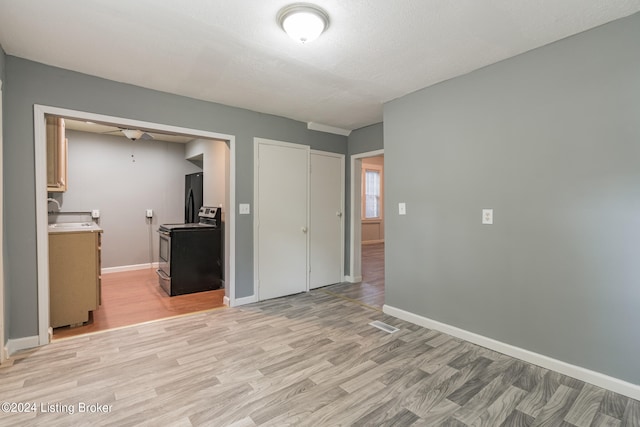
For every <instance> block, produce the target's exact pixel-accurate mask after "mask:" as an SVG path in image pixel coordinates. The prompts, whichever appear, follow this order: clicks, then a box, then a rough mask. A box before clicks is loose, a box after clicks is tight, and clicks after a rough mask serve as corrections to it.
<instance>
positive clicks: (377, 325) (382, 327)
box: [369, 320, 400, 334]
mask: <svg viewBox="0 0 640 427" xmlns="http://www.w3.org/2000/svg"><path fill="white" fill-rule="evenodd" d="M369 324H370V325H371V326H373V327H374V328H378V329H380V330H382V331H385V332H387V333H390V334H392V333H394V332H397V331H399V330H400V329H398V328H395V327H393V326H391V325H387V324H386V323H384V322H381V321H379V320H374V321H373V322H371V323H369Z"/></svg>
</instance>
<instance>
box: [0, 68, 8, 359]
mask: <svg viewBox="0 0 640 427" xmlns="http://www.w3.org/2000/svg"><path fill="white" fill-rule="evenodd" d="M2 143H3V142H2V80H0V364H1V363H2V362H4V361H5V359H6V358H7V357H8V356H9V355H8V351H5V343H4V337H5V333H4V328H6V324H5V322H4V250H3V247H4V244H3V242H4V234H3V228H4V227H3V222H4V218H3V214H2V213H3V212H4V205H3V202H2V201H3V200H4V184H3V175H4V170H3V168H2V153H3V149H4V148H3V145H2Z"/></svg>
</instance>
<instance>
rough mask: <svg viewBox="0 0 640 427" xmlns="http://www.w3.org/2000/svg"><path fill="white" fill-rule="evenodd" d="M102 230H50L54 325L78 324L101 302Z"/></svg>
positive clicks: (52, 323)
mask: <svg viewBox="0 0 640 427" xmlns="http://www.w3.org/2000/svg"><path fill="white" fill-rule="evenodd" d="M100 240H101V235H100V232H95V231H78V232H71V231H67V232H62V233H49V310H50V322H51V327H53V328H57V327H60V326H67V325H71V326H77V325H81V324H82V323H84V322H87V321H88V320H89V312H90V311H93V310H96V309H97V308H98V306H99V305H100V279H101V277H100Z"/></svg>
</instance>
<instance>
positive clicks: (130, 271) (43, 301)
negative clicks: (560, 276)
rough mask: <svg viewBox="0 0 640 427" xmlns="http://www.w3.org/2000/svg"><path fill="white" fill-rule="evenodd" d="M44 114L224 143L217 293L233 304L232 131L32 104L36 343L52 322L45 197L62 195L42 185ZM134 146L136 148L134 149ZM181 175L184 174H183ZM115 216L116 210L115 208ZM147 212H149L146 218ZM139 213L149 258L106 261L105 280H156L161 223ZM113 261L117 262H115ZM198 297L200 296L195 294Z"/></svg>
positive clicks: (134, 156) (158, 176) (197, 307)
mask: <svg viewBox="0 0 640 427" xmlns="http://www.w3.org/2000/svg"><path fill="white" fill-rule="evenodd" d="M45 115H52V116H57V117H62V118H65V119H67V120H70V121H78V122H83V123H85V122H93V123H99V124H101V125H104V126H107V127H109V126H110V127H112V128H113V129H115V132H114V133H116V134H120V133H124V132H120V131H121V130H122V129H136V130H137V129H141V130H143V132H142V133H144V134H151V135H156V136H157V135H161V136H160V137H159V138H158V139H159V140H162V139H163V138H165V136H166V137H167V138H169V137H175V138H187V139H188V140H198V141H201V142H202V141H216V142H218V143H219V145H220V147H222V150H223V151H224V154H223V158H222V159H219V161H218V164H219V165H221V168H223V172H222V175H223V176H224V177H225V179H224V183H223V186H222V190H221V192H220V193H219V194H218V198H217V199H216V207H217V206H224V208H223V212H224V218H223V224H224V235H225V239H224V248H223V253H224V260H223V261H222V262H223V263H224V267H225V268H224V271H225V274H224V276H225V277H224V279H225V280H224V288H223V289H222V290H221V291H220V292H219V294H220V295H219V297H221V298H222V299H224V302H225V303H226V304H227V305H234V302H235V289H234V281H235V263H234V261H233V258H234V252H235V249H234V248H235V233H234V228H235V227H234V217H235V212H234V199H235V197H234V193H235V179H234V177H235V138H234V136H232V135H225V134H218V133H213V132H208V131H201V130H196V129H189V128H179V127H175V126H169V125H163V124H158V123H151V122H141V121H137V120H130V119H125V118H119V117H113V116H103V115H98V114H93V113H86V112H80V111H73V110H67V109H60V108H55V107H47V106H39V105H36V106H35V108H34V123H35V127H34V131H35V132H34V133H35V152H36V189H37V199H36V218H37V250H38V317H39V321H38V331H39V334H38V341H39V342H38V345H43V344H46V343H48V342H49V341H50V339H51V338H52V336H53V330H52V328H51V327H50V326H51V325H50V320H49V319H50V305H49V303H50V292H49V277H50V276H49V262H48V261H49V239H48V222H49V218H48V217H49V215H48V211H49V209H48V208H49V206H48V205H49V203H48V198H54V197H55V198H56V199H60V198H61V197H62V196H60V195H56V194H55V193H48V192H47V185H46V184H47V150H46V129H45ZM105 132H111V131H110V130H108V131H105ZM102 136H103V135H101V137H102ZM129 139H132V138H129ZM136 139H137V138H136ZM128 142H133V143H135V142H136V141H128ZM140 142H143V141H142V140H140V141H138V145H130V148H128V150H130V152H127V153H126V154H127V156H126V157H127V159H126V160H127V162H130V163H131V164H130V165H129V166H128V167H136V166H142V165H140V164H138V165H136V162H139V163H143V158H142V156H141V154H142V150H143V147H142V144H140ZM183 143H184V141H183ZM168 144H173V145H172V146H171V147H173V148H171V147H170V146H169V145H168ZM162 145H163V148H162V150H159V151H158V150H157V147H156V152H161V151H166V150H169V151H171V150H172V149H173V150H175V143H170V142H167V143H163V144H162ZM147 148H149V147H147ZM136 150H138V151H137V152H136ZM184 151H185V153H183V160H185V162H186V161H187V160H190V161H191V162H193V160H192V158H193V157H197V155H195V154H194V151H193V150H191V151H190V153H189V154H190V157H191V159H187V156H186V154H187V150H184ZM120 154H122V153H120ZM147 154H148V153H147ZM174 154H175V153H174ZM94 155H102V156H104V155H108V154H107V153H104V152H102V153H100V154H97V153H94ZM149 156H151V155H148V156H145V160H148V159H149V158H150V157H149ZM203 159H204V162H205V163H206V162H207V158H206V153H205V154H204V156H203ZM196 163H197V162H196ZM85 166H86V165H85ZM162 166H164V167H166V166H167V165H162ZM158 169H159V170H157V171H156V172H157V173H143V174H142V175H141V177H145V176H146V178H140V179H141V180H147V182H153V180H162V179H163V178H162V176H163V175H165V174H166V172H167V170H166V169H163V167H159V168H158ZM178 172H180V173H181V172H182V171H181V170H180V171H178ZM216 172H217V173H218V174H219V173H220V171H219V170H218V171H216ZM117 173H118V171H117V170H116V171H114V174H117ZM147 175H148V176H147ZM179 175H180V174H178V176H179ZM182 178H183V179H184V177H182ZM103 179H104V178H103ZM70 181H71V180H70ZM80 181H82V180H80ZM165 184H166V183H165ZM71 185H74V184H73V183H71ZM75 185H76V186H80V185H81V184H80V183H79V182H77V181H76V183H75ZM170 185H175V186H177V187H181V186H184V181H182V182H176V183H173V184H170ZM121 188H122V186H121V185H120V186H119V185H113V192H117V191H118V190H119V189H121ZM182 188H183V187H182ZM104 191H107V190H104ZM86 194H88V193H86ZM76 196H77V195H76ZM138 197H140V195H138ZM142 197H144V196H142ZM76 201H77V200H76ZM204 201H205V203H207V202H211V199H209V200H207V199H205V200H204ZM58 202H59V200H58ZM89 203H91V202H89ZM89 203H87V204H89ZM87 204H85V205H83V210H87V209H89V210H93V209H94V207H95V206H91V205H89V206H86V205H87ZM125 204H126V203H125ZM90 206H91V207H90ZM147 208H148V209H153V206H147ZM183 208H184V206H182V204H181V205H180V206H178V207H177V210H178V211H180V212H182V209H183ZM99 216H100V219H97V220H98V221H101V220H102V218H104V219H105V220H106V217H103V215H102V212H100V215H99ZM113 216H115V214H114V215H113ZM145 216H147V217H146V218H145ZM140 217H141V220H143V221H146V223H147V228H148V230H143V232H144V231H147V232H148V235H147V234H145V236H138V238H137V240H138V241H142V240H144V243H146V242H148V246H146V245H145V244H143V245H141V247H142V246H144V250H140V248H139V252H140V251H141V252H144V255H148V258H146V260H145V261H143V262H142V263H140V262H138V263H137V264H135V265H129V266H124V268H117V267H118V266H109V267H111V270H110V271H109V267H107V270H108V273H109V274H108V276H111V277H109V279H107V280H105V283H106V282H108V281H109V280H111V279H118V276H121V277H119V279H118V280H116V281H117V282H120V285H121V286H122V289H125V288H128V287H127V286H126V282H127V280H132V277H133V278H134V279H133V280H138V281H139V282H149V283H150V284H151V286H154V285H155V284H157V278H156V277H155V269H154V268H153V267H154V266H157V260H156V259H154V256H155V255H156V254H157V249H158V248H157V245H156V244H155V243H157V242H154V241H155V239H153V237H154V234H155V233H153V230H152V227H153V225H155V226H156V228H157V226H158V225H159V223H157V222H154V212H152V213H147V212H146V209H145V210H142V211H141V212H140ZM174 217H175V213H174ZM157 219H158V220H159V221H162V219H161V218H157ZM180 219H182V218H180ZM173 221H175V219H173ZM147 237H148V240H147ZM103 244H104V243H103ZM147 261H148V262H147ZM116 264H118V263H117V262H116ZM141 265H142V266H143V267H145V268H142V269H140V268H136V267H140V266H141ZM120 267H122V266H120ZM127 267H130V268H127ZM131 267H132V268H131ZM136 275H137V277H138V278H137V279H135V277H136ZM103 277H104V276H103ZM105 278H106V277H105ZM160 291H161V290H160ZM212 292H216V291H212ZM193 295H195V294H193ZM162 296H163V295H162V294H159V293H158V294H157V295H155V299H156V300H157V299H158V297H162ZM188 297H190V298H193V297H192V296H191V295H189V296H188ZM167 298H170V297H168V296H167ZM171 298H173V299H171V300H170V301H171V304H172V305H174V306H179V305H182V306H183V307H181V309H182V310H183V309H184V308H185V307H184V306H185V305H186V306H188V305H189V304H180V303H179V302H178V301H177V300H176V299H175V298H177V297H171ZM196 299H198V298H197V297H196ZM167 301H169V300H167ZM199 303H201V301H200V302H197V303H196V304H193V305H192V307H191V309H189V308H188V307H187V309H188V310H191V311H192V312H193V311H202V310H203V309H205V308H206V307H202V305H201V304H199ZM161 304H162V303H161ZM164 306H165V308H166V306H167V304H166V302H165V303H164ZM174 308H175V307H174ZM145 310H146V311H148V310H147V309H141V310H140V311H141V312H142V311H145ZM183 312H184V311H182V312H181V311H180V309H179V310H170V313H173V315H179V314H183ZM160 316H161V317H169V316H167V315H166V310H165V314H160ZM147 320H151V319H148V318H140V317H137V318H136V317H135V316H134V319H133V321H132V322H131V323H130V324H133V323H139V322H140V321H147ZM111 323H112V324H113V325H114V326H111V327H117V326H120V325H117V324H116V323H117V322H116V323H113V322H111ZM83 327H84V326H80V328H83ZM107 329H108V328H107ZM87 332H90V330H87Z"/></svg>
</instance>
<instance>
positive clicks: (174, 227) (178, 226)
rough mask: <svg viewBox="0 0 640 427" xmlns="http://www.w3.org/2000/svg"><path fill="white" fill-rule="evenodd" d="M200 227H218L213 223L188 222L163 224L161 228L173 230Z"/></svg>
mask: <svg viewBox="0 0 640 427" xmlns="http://www.w3.org/2000/svg"><path fill="white" fill-rule="evenodd" d="M198 228H216V226H215V225H213V224H202V223H199V222H196V223H187V224H162V225H161V226H160V230H162V231H173V230H194V229H198Z"/></svg>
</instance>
